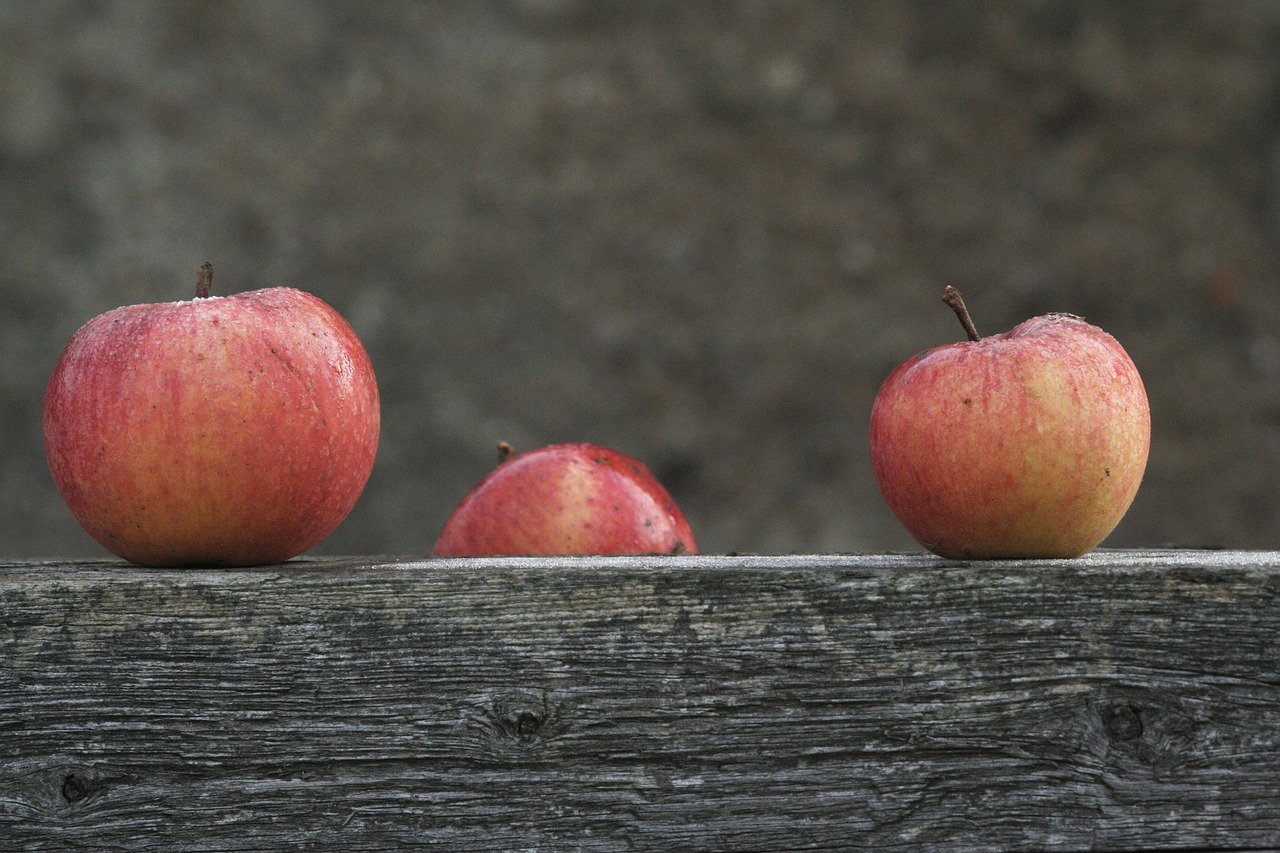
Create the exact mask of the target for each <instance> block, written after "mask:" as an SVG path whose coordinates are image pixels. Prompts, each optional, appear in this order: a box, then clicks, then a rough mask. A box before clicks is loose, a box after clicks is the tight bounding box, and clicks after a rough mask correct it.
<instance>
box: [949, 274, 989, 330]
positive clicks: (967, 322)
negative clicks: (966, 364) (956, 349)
mask: <svg viewBox="0 0 1280 853" xmlns="http://www.w3.org/2000/svg"><path fill="white" fill-rule="evenodd" d="M942 301H943V302H945V303H947V304H948V305H950V306H951V310H952V311H954V312H956V316H957V317H959V318H960V325H961V326H964V331H965V334H966V335H968V336H969V340H971V341H976V340H978V339H980V338H981V337H982V336H981V335H979V334H978V327H977V326H975V325H973V318H972V317H970V316H969V309H968V308H966V307H964V297H963V296H961V295H960V291H958V290H956V289H955V288H954V287H952V286H951V285H949V284H948V285H947V286H946V287H944V288H943V289H942Z"/></svg>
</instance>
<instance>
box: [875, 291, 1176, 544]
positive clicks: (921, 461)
mask: <svg viewBox="0 0 1280 853" xmlns="http://www.w3.org/2000/svg"><path fill="white" fill-rule="evenodd" d="M944 299H945V300H946V301H947V302H948V304H950V305H951V306H952V308H953V309H955V310H956V313H957V315H958V316H959V317H960V319H961V322H962V323H963V325H964V326H965V329H966V331H967V332H968V337H969V340H967V341H963V342H958V343H953V344H948V345H946V346H940V347H936V348H934V349H930V350H928V351H926V352H922V353H919V354H918V355H916V356H914V357H912V358H910V359H909V360H907V361H906V362H905V363H903V364H902V365H900V366H899V367H898V368H897V369H895V370H894V371H893V372H892V373H891V374H890V375H889V377H888V378H887V379H886V380H885V382H884V384H883V385H882V386H881V388H880V391H879V393H878V394H877V395H876V399H875V403H874V405H873V407H872V412H871V429H870V437H871V462H872V468H873V470H874V473H875V478H876V481H877V483H878V484H879V487H880V491H881V493H882V494H883V495H884V498H885V501H886V502H887V503H888V505H889V508H890V509H891V510H892V511H893V513H894V515H895V516H897V518H898V520H899V521H900V522H902V524H903V526H904V527H906V529H907V531H908V532H909V533H911V535H912V536H914V537H915V539H916V540H917V541H918V542H920V544H921V545H923V546H924V547H925V548H927V549H929V550H930V551H932V552H934V553H935V554H938V555H940V556H943V557H950V558H958V559H983V558H1002V557H1009V558H1012V557H1076V556H1079V555H1081V554H1083V553H1085V552H1087V551H1089V550H1091V549H1092V548H1094V547H1095V546H1096V545H1098V544H1099V543H1100V542H1101V541H1102V540H1103V539H1104V538H1105V537H1106V536H1107V535H1108V534H1110V533H1111V531H1112V530H1113V529H1114V528H1115V527H1116V525H1117V524H1118V523H1119V522H1120V519H1121V518H1122V517H1123V516H1124V514H1125V512H1126V511H1127V510H1128V508H1129V505H1130V504H1131V503H1132V501H1133V499H1134V496H1135V495H1136V494H1137V492H1138V486H1139V484H1140V483H1141V482H1142V475H1143V471H1144V470H1145V468H1146V464H1147V454H1148V451H1149V449H1150V445H1151V416H1150V411H1149V408H1148V404H1147V395H1146V391H1145V389H1144V388H1143V384H1142V379H1141V377H1140V376H1139V375H1138V370H1137V368H1136V367H1135V366H1134V363H1133V361H1132V360H1131V359H1130V358H1129V356H1128V354H1127V353H1126V352H1125V350H1124V348H1123V347H1121V346H1120V344H1119V343H1118V342H1117V341H1116V339H1115V338H1113V337H1112V336H1111V335H1109V334H1107V333H1106V332H1104V331H1103V330H1102V329H1100V328H1098V327H1097V326H1094V325H1092V324H1090V323H1087V322H1085V321H1084V320H1082V319H1081V318H1079V317H1076V316H1073V315H1070V314H1046V315H1044V316H1040V317H1035V318H1033V319H1030V320H1027V321H1026V322H1024V323H1022V324H1020V325H1019V326H1017V327H1016V328H1014V329H1013V330H1012V331H1009V332H1006V333H1004V334H998V335H992V336H989V337H985V338H984V337H980V336H979V335H978V333H977V331H976V329H974V327H973V322H972V320H971V319H970V318H969V315H968V312H967V310H965V308H964V302H963V300H962V299H961V298H960V295H959V293H958V292H957V291H955V290H954V289H953V288H947V290H946V294H945V296H944Z"/></svg>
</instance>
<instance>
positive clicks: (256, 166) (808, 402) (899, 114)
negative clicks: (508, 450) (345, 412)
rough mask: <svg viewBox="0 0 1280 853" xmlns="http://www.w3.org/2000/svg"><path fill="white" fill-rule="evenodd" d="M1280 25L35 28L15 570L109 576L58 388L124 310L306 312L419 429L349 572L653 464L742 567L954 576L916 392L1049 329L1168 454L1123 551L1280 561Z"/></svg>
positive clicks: (1209, 18)
mask: <svg viewBox="0 0 1280 853" xmlns="http://www.w3.org/2000/svg"><path fill="white" fill-rule="evenodd" d="M1278 200H1280V3H1274V2H1268V0H1261V2H1251V0H1232V2H1229V3H1219V2H1201V3H1196V2H1176V0H1167V1H1166V0H1161V2H1128V3H1104V2H1092V3H1073V2H1055V1H1054V0H1027V2H1019V3H1008V2H1003V0H995V2H952V3H948V2H933V1H932V0H922V2H908V0H867V2H846V0H833V2H777V3H766V2H730V3H711V2H684V0H674V2H643V0H506V1H505V2H502V0H489V2H481V0H471V1H470V2H453V3H417V2H376V3H367V2H302V0H287V2H286V0H259V1H258V2H219V3H213V2H193V1H192V2H168V0H166V2H142V0H123V2H108V0H97V2H90V0H31V2H22V1H21V0H8V2H4V3H2V4H0V418H2V419H3V420H2V421H0V430H2V432H0V439H2V441H3V445H2V448H3V449H2V450H0V462H2V463H3V470H2V471H0V477H2V479H0V557H35V556H77V555H97V554H101V553H102V552H101V551H100V550H99V549H98V548H97V547H96V546H95V545H94V544H93V543H92V542H91V541H90V540H89V539H88V538H87V537H85V536H84V534H82V533H81V532H80V531H79V529H78V528H77V527H76V525H75V523H74V522H73V520H72V519H71V517H70V515H69V513H68V512H67V511H66V509H65V507H64V506H63V505H62V503H61V501H60V499H59V498H58V496H57V494H56V492H55V491H54V488H53V485H52V483H51V481H50V479H49V476H48V473H47V470H46V467H45V462H44V457H43V452H42V449H41V437H40V400H41V395H42V392H43V385H44V382H45V380H46V378H47V376H48V374H49V371H50V369H51V367H52V365H53V362H54V360H55V358H56V357H57V355H58V352H59V350H60V349H61V347H62V346H63V344H65V342H66V340H67V339H68V338H69V337H70V335H71V333H72V332H73V331H74V330H75V329H76V328H77V327H78V326H79V325H80V324H81V323H83V322H84V321H86V320H87V319H89V318H90V317H91V316H93V315H95V314H97V313H100V312H102V311H105V310H107V309H110V308H113V307H115V306H117V305H121V304H125V303H132V302H145V301H157V300H170V299H178V298H185V297H187V296H188V295H189V294H190V293H191V292H192V290H193V287H194V281H195V270H196V267H197V266H198V265H199V264H200V263H201V262H202V261H205V260H211V261H213V262H214V264H215V265H216V267H217V270H218V274H217V278H216V282H215V287H216V289H217V290H218V291H219V292H222V293H227V292H232V291H239V290H247V289H252V288H259V287H267V286H272V285H296V286H299V287H302V288H305V289H308V290H311V291H313V292H315V293H317V294H318V295H320V296H321V297H322V298H324V299H326V300H328V301H329V302H331V303H332V304H333V305H334V306H335V307H337V308H338V309H339V310H340V311H342V312H343V313H344V314H345V315H346V316H347V317H348V318H349V319H350V320H351V322H352V323H353V325H354V326H355V327H356V329H357V330H358V332H359V333H360V334H361V336H362V337H363V339H364V340H365V342H366V344H367V346H368V348H369V350H370V352H371V354H372V356H373V360H374V363H375V365H376V368H377V371H378V376H379V379H380V383H381V387H382V393H383V404H384V421H385V425H384V431H383V435H382V446H381V451H380V454H379V458H378V463H377V467H376V470H375V471H374V474H373V478H372V481H371V482H370V484H369V487H368V489H367V491H366V493H365V495H364V498H363V499H362V501H361V503H360V504H359V506H358V507H357V508H356V510H355V512H354V513H353V514H352V516H351V517H350V518H349V519H348V521H347V523H346V524H345V525H344V526H343V527H342V528H341V529H340V530H339V532H338V533H336V534H335V535H334V536H333V537H332V538H331V539H330V540H328V541H327V542H326V543H325V544H324V545H323V546H322V549H323V551H325V552H329V553H335V552H343V553H408V554H422V553H425V552H427V551H428V550H429V549H430V547H431V544H432V542H433V541H434V539H435V536H436V533H437V532H438V530H439V527H440V525H441V523H442V522H443V521H444V518H445V516H446V515H447V513H448V511H449V509H450V508H451V507H452V506H453V504H454V503H455V502H456V501H457V499H458V498H459V497H460V496H461V495H462V494H463V492H465V491H466V489H467V488H469V487H470V486H471V485H472V484H473V483H474V482H475V481H476V480H478V479H479V478H480V476H482V475H483V474H484V473H485V472H486V470H487V469H488V467H489V466H490V465H491V464H492V462H493V460H494V446H495V444H496V442H497V441H499V440H507V441H510V442H512V443H514V444H516V445H517V446H519V447H523V448H529V447H532V446H534V445H538V444H543V443H550V442H556V441H567V440H590V441H595V442H598V443H601V444H606V445H610V446H613V447H616V448H617V449H619V450H622V451H624V452H627V453H630V454H632V455H634V456H636V457H638V458H640V459H642V460H644V461H645V462H647V463H648V464H649V465H650V467H652V468H653V469H654V471H655V472H656V473H657V474H658V475H659V477H660V478H662V479H663V480H664V481H665V482H666V483H667V485H668V486H669V487H670V489H671V491H672V492H673V494H674V495H675V497H676V499H677V501H678V502H679V503H680V504H681V505H682V506H683V508H684V509H685V511H686V513H687V515H688V516H689V517H690V521H691V522H692V524H693V526H694V529H695V532H696V533H697V534H698V536H699V539H700V544H701V545H702V549H703V550H704V551H707V552H728V551H764V552H789V551H879V550H902V549H914V548H915V546H914V543H912V542H911V541H910V540H909V539H908V538H907V537H906V536H905V534H904V533H903V532H902V531H901V530H900V529H899V527H898V525H897V523H896V522H895V521H894V519H893V518H892V516H890V514H889V513H888V511H887V510H886V508H885V507H884V505H883V504H882V502H881V500H880V498H879V495H878V493H877V491H876V487H875V484H874V482H873V480H872V477H871V470H870V465H869V461H868V454H867V447H866V441H867V429H866V427H867V418H868V413H869V411H870V406H871V401H872V397H873V395H874V393H875V391H876V388H877V387H878V385H879V383H880V381H881V380H882V379H883V377H884V376H885V375H886V373H887V372H888V371H889V370H890V369H891V368H892V367H893V366H894V365H895V364H896V363H898V362H899V361H901V360H902V359H904V358H906V357H907V356H909V355H910V354H911V353H913V352H914V351H916V350H919V349H923V348H925V347H928V346H933V345H936V344H941V343H945V342H948V341H953V340H957V339H959V338H960V336H961V334H962V333H961V331H960V328H959V326H958V324H957V323H956V321H955V318H954V317H953V316H952V315H951V313H950V311H948V310H947V309H946V308H945V306H943V305H942V304H941V302H940V301H939V297H940V295H941V292H942V287H943V285H944V284H947V283H951V284H954V285H956V286H958V287H960V288H961V290H963V291H964V292H965V293H966V295H967V297H968V300H969V303H970V307H971V308H972V309H973V311H974V314H975V316H976V320H977V323H978V326H979V328H980V329H981V330H983V331H984V332H995V331H1001V330H1003V329H1006V328H1008V327H1010V326H1012V325H1014V324H1015V323H1016V322H1018V321H1019V320H1022V319H1024V318H1026V317H1028V316H1030V315H1033V314H1038V313H1042V312H1046V311H1069V312H1073V313H1077V314H1083V315H1085V316H1086V317H1087V318H1089V319H1090V320H1092V321H1093V322H1095V323H1097V324H1099V325H1101V326H1103V327H1104V328H1106V329H1108V330H1109V331H1111V332H1112V333H1113V334H1114V335H1116V336H1117V337H1118V338H1119V339H1120V340H1121V342H1123V343H1124V344H1125V346H1126V347H1127V348H1128V350H1129V352H1130V354H1131V355H1132V356H1133V358H1134V360H1135V361H1136V362H1137V364H1138V367H1139V369H1140V370H1141V372H1142V373H1143V375H1144V377H1145V379H1146V382H1147V387H1148V391H1149V393H1150V396H1151V403H1152V416H1153V421H1154V443H1153V447H1152V453H1151V462H1150V466H1149V468H1148V471H1147V477H1146V482H1145V484H1144V486H1143V488H1142V491H1141V493H1140V494H1139V495H1138V498H1137V501H1136V502H1135V504H1134V506H1133V509H1132V511H1131V512H1130V514H1129V516H1128V518H1126V520H1125V521H1124V523H1123V524H1122V526H1121V527H1120V528H1119V529H1118V530H1117V532H1116V533H1115V534H1114V536H1113V537H1112V538H1111V540H1109V544H1112V545H1116V546H1132V545H1163V544H1175V545H1181V546H1227V547H1242V548H1267V547H1275V546H1280V518H1278V517H1277V506H1278V499H1280V307H1278V306H1277V300H1278V299H1280V288H1278V287H1277V273H1278V272H1280V252H1278V249H1280V242H1278V237H1280V232H1278V229H1280V206H1278Z"/></svg>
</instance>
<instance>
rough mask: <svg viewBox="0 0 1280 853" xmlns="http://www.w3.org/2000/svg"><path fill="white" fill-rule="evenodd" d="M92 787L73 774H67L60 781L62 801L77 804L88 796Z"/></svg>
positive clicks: (86, 781) (85, 780) (87, 781)
mask: <svg viewBox="0 0 1280 853" xmlns="http://www.w3.org/2000/svg"><path fill="white" fill-rule="evenodd" d="M91 790H92V786H91V785H90V784H89V780H87V779H83V778H81V777H80V776H77V775H76V774H75V773H68V774H67V775H66V776H65V777H64V778H63V780H62V799H64V800H66V801H67V802H68V803H78V802H80V801H81V800H83V799H84V798H85V797H87V796H89V793H90V791H91Z"/></svg>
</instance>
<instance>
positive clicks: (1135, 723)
mask: <svg viewBox="0 0 1280 853" xmlns="http://www.w3.org/2000/svg"><path fill="white" fill-rule="evenodd" d="M1102 726H1103V728H1104V729H1106V731H1107V735H1108V736H1109V737H1111V738H1112V739H1113V740H1137V739H1138V738H1140V737H1142V719H1141V718H1140V717H1139V716H1138V709H1137V708H1135V707H1133V706H1132V705H1125V704H1117V705H1108V706H1107V707H1105V708H1103V709H1102Z"/></svg>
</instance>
